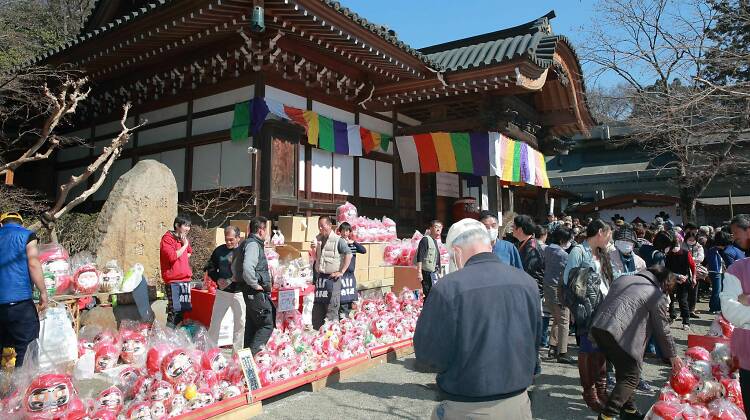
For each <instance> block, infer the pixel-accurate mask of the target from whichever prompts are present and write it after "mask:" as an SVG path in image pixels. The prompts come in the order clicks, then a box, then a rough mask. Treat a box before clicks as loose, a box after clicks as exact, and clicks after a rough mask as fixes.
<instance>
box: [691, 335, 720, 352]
mask: <svg viewBox="0 0 750 420" xmlns="http://www.w3.org/2000/svg"><path fill="white" fill-rule="evenodd" d="M719 343H721V344H726V345H727V346H728V345H729V339H727V338H724V337H711V336H708V335H693V334H688V339H687V346H688V348H690V347H703V348H704V349H706V350H708V351H713V349H714V347H715V346H716V344H719Z"/></svg>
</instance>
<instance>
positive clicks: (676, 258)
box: [666, 250, 696, 280]
mask: <svg viewBox="0 0 750 420" xmlns="http://www.w3.org/2000/svg"><path fill="white" fill-rule="evenodd" d="M666 264H667V268H668V269H669V271H671V272H673V273H675V274H681V275H683V276H690V278H692V279H693V280H695V278H696V273H695V261H693V256H692V255H690V253H689V252H687V251H683V250H679V251H677V252H672V251H670V252H669V254H667V259H666Z"/></svg>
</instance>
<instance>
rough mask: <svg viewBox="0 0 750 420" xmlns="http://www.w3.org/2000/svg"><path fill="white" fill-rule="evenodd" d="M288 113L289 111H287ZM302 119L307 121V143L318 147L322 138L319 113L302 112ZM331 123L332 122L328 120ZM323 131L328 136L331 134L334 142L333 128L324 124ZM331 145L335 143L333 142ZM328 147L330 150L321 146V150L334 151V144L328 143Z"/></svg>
mask: <svg viewBox="0 0 750 420" xmlns="http://www.w3.org/2000/svg"><path fill="white" fill-rule="evenodd" d="M287 113H289V111H288V110H287ZM302 117H303V118H304V120H305V126H306V127H307V143H308V144H311V145H313V146H318V144H319V143H318V138H319V136H320V116H319V115H318V113H317V112H313V111H302ZM328 121H331V120H328ZM324 125H325V126H324V127H323V130H325V131H326V135H328V134H329V133H330V134H331V138H330V140H333V126H332V125H331V126H329V125H328V124H326V123H325V122H324ZM331 143H333V142H332V141H331ZM326 146H329V147H330V149H326V148H325V147H323V145H320V148H321V149H325V150H328V151H333V144H328V143H326Z"/></svg>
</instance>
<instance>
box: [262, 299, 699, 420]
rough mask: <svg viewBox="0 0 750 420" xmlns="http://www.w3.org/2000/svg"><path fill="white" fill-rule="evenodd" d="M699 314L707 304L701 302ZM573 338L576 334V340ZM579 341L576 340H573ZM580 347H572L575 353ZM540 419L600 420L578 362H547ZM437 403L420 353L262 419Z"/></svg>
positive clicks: (276, 408) (654, 378)
mask: <svg viewBox="0 0 750 420" xmlns="http://www.w3.org/2000/svg"><path fill="white" fill-rule="evenodd" d="M698 305H699V306H698V309H699V313H701V312H703V310H705V309H707V304H705V303H699V304H698ZM701 318H702V319H699V320H695V322H694V325H693V331H692V333H693V334H705V333H706V332H707V330H708V327H709V325H710V320H709V315H701ZM679 326H680V324H679V321H677V322H675V323H674V324H673V328H672V334H673V335H674V337H675V340H676V344H677V346H678V354H683V353H684V350H685V346H686V344H687V334H686V332H684V331H682V330H681V329H680V328H678V327H679ZM572 338H573V337H571V339H572ZM573 342H574V343H575V341H574V340H573ZM576 352H577V349H576V348H575V347H573V348H571V349H570V353H571V354H573V355H575V354H576ZM669 371H670V368H669V366H667V365H663V364H661V362H659V361H658V360H656V359H651V358H648V359H646V362H645V363H644V372H643V378H644V379H645V380H646V381H647V382H648V383H649V384H650V385H652V386H654V387H656V388H659V387H661V385H663V384H664V383H665V382H666V380H667V377H668V375H669ZM657 392H658V391H655V392H654V393H651V394H646V393H643V392H638V393H637V396H636V403H637V404H638V407H639V408H641V410H643V411H644V412H645V411H646V410H648V408H649V407H650V406H651V405H652V404H653V402H654V401H655V399H656V394H657ZM531 399H532V412H533V414H534V418H536V419H544V420H563V419H595V418H596V416H594V415H593V413H592V412H591V411H590V410H589V409H588V408H587V407H586V405H585V404H584V403H583V400H582V399H581V388H580V384H579V379H578V369H577V367H576V366H568V365H561V364H557V363H550V362H546V361H544V362H543V366H542V375H540V376H539V378H538V379H537V384H536V386H535V388H534V389H533V390H532V392H531ZM436 404H437V402H436V401H435V375H434V374H431V373H423V372H419V371H417V370H416V369H415V359H414V356H413V355H412V356H409V357H406V358H405V359H402V360H397V361H394V362H392V363H388V364H383V365H380V366H378V367H375V368H373V369H370V370H367V371H365V372H362V373H361V374H359V375H357V376H355V377H353V378H351V379H349V380H346V381H343V382H341V383H337V384H334V385H332V386H330V387H328V388H325V389H323V390H322V391H320V392H316V393H313V392H308V391H301V392H297V393H295V394H293V395H287V396H285V397H284V398H277V399H275V400H271V401H268V402H264V404H263V410H264V414H263V415H262V416H261V417H259V418H260V419H295V420H296V419H330V418H351V419H368V420H374V419H425V418H429V417H430V414H431V413H432V409H433V408H434V407H435V405H436Z"/></svg>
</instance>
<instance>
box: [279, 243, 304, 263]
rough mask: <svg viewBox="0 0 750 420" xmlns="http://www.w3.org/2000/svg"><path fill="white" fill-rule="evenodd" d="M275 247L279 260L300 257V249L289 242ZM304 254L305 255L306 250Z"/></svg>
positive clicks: (283, 260)
mask: <svg viewBox="0 0 750 420" xmlns="http://www.w3.org/2000/svg"><path fill="white" fill-rule="evenodd" d="M275 249H276V252H278V253H279V261H281V262H285V261H291V260H296V259H297V258H301V257H302V250H300V249H298V248H295V247H293V246H291V245H289V244H284V245H279V246H277V247H276V248H275ZM305 255H307V253H306V252H305Z"/></svg>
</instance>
